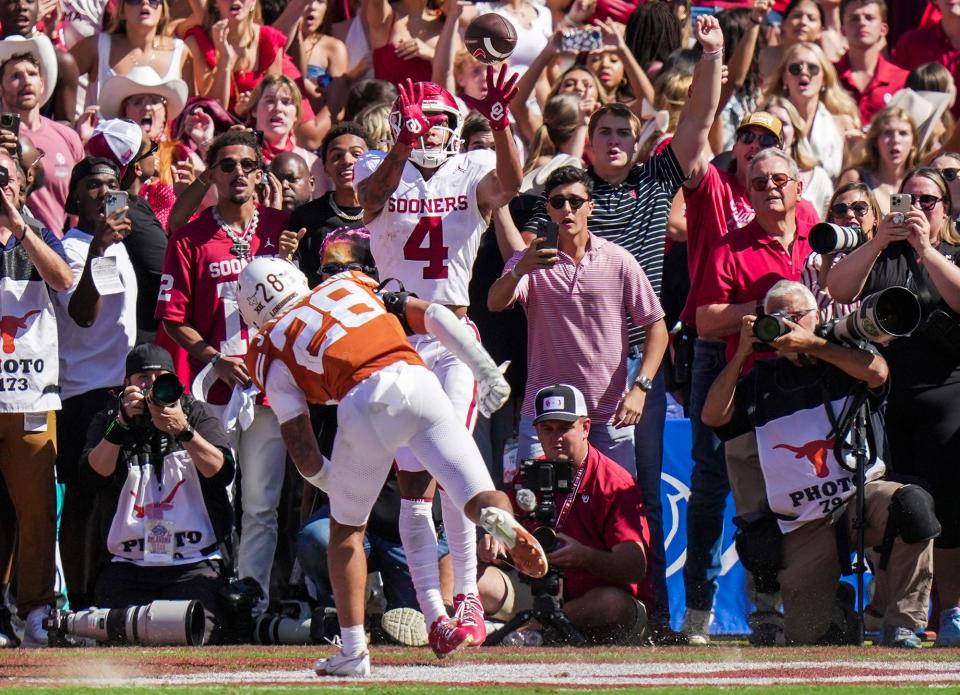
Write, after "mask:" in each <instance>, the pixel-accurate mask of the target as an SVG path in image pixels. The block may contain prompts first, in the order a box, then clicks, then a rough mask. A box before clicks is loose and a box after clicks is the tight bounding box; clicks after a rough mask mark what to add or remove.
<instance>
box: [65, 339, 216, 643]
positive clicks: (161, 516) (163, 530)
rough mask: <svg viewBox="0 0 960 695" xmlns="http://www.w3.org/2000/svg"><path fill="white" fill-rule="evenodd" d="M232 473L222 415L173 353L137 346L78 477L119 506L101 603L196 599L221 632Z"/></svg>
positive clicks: (98, 595) (98, 420)
mask: <svg viewBox="0 0 960 695" xmlns="http://www.w3.org/2000/svg"><path fill="white" fill-rule="evenodd" d="M233 474H234V462H233V456H232V454H231V453H230V448H229V446H228V443H227V436H226V433H225V432H224V431H223V427H222V425H221V424H220V420H219V419H218V418H217V417H215V416H214V415H213V414H212V413H211V412H210V411H209V410H208V409H207V407H206V405H205V404H204V403H201V402H200V401H196V400H194V399H193V398H192V397H190V396H189V395H184V394H183V386H182V385H181V384H180V383H179V382H178V381H177V378H176V375H175V374H174V366H173V360H172V359H171V357H170V354H169V353H168V352H167V351H166V350H164V349H163V348H161V347H159V346H157V345H154V344H144V345H138V346H137V347H135V348H134V349H133V350H132V351H131V352H130V353H129V354H128V355H127V360H126V379H125V386H124V389H123V391H122V393H121V394H120V396H119V397H118V399H117V402H116V404H115V405H113V406H111V407H109V408H107V409H106V410H103V411H101V412H100V413H98V414H97V415H96V416H95V417H94V418H93V421H92V423H91V424H90V429H89V431H88V433H87V445H86V448H85V450H84V453H83V458H82V459H81V462H80V475H81V483H82V484H83V485H84V486H85V487H86V488H87V489H88V490H90V491H91V492H93V491H100V495H99V499H100V500H101V504H103V505H105V514H104V516H105V517H109V516H111V515H112V520H111V521H110V529H109V533H108V535H107V550H108V552H109V553H110V555H111V562H108V563H105V565H104V566H103V568H102V569H101V571H100V574H99V576H98V577H97V580H96V588H95V590H94V605H96V606H97V607H98V608H126V607H128V606H138V605H142V604H148V603H150V602H152V601H156V600H178V601H179V600H184V601H192V600H198V601H200V602H201V603H202V604H203V608H204V610H205V612H206V617H207V626H206V628H207V632H208V636H209V637H210V638H211V641H216V640H217V639H218V637H219V632H220V630H219V628H220V626H222V625H223V618H224V615H223V613H222V609H221V607H220V604H219V594H220V589H221V588H222V587H223V586H225V585H226V580H225V578H224V576H223V571H222V570H223V568H222V560H221V555H220V542H221V540H223V539H224V538H225V537H226V536H227V535H228V534H229V533H230V529H231V527H232V524H233V513H232V510H231V506H230V501H229V499H228V496H227V488H228V486H229V485H230V482H231V481H232V480H233ZM211 630H212V631H213V634H212V635H209V633H210V631H211Z"/></svg>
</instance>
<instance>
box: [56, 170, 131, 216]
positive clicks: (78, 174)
mask: <svg viewBox="0 0 960 695" xmlns="http://www.w3.org/2000/svg"><path fill="white" fill-rule="evenodd" d="M93 174H107V175H110V176H115V177H116V178H117V181H119V180H120V170H119V169H118V168H117V165H116V163H115V162H114V161H113V160H112V159H108V158H107V157H91V156H89V155H88V156H86V157H84V158H83V159H81V160H80V161H79V162H77V163H76V164H75V165H74V167H73V171H71V172H70V185H69V186H68V188H67V202H66V205H65V206H64V208H65V210H66V212H67V213H69V214H71V215H76V214H77V213H79V212H80V209H79V205H78V204H77V196H76V189H77V185H78V184H79V183H80V182H81V181H83V180H84V179H85V178H87V177H88V176H92V175H93Z"/></svg>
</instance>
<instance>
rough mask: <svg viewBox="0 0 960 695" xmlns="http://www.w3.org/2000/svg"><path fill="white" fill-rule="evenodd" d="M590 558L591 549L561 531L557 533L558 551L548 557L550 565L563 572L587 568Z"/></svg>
mask: <svg viewBox="0 0 960 695" xmlns="http://www.w3.org/2000/svg"><path fill="white" fill-rule="evenodd" d="M589 558H590V548H588V547H587V546H585V545H584V544H583V543H581V542H579V541H577V540H575V539H573V538H571V537H570V536H568V535H567V534H565V533H561V532H560V531H557V546H556V549H555V550H554V551H553V552H551V553H549V554H548V555H547V561H548V562H549V563H550V565H551V566H552V567H557V568H559V569H562V570H566V569H573V568H575V567H586V566H587V565H588V564H589Z"/></svg>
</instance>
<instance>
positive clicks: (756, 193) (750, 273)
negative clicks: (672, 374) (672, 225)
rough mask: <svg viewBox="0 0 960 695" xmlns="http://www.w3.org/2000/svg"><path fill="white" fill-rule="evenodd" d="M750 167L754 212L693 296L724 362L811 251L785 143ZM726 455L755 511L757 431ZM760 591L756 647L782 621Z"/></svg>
mask: <svg viewBox="0 0 960 695" xmlns="http://www.w3.org/2000/svg"><path fill="white" fill-rule="evenodd" d="M747 174H748V176H747V180H748V181H749V183H750V203H751V204H752V205H753V208H754V209H755V210H756V213H757V214H756V217H755V218H754V220H753V221H752V222H751V223H750V224H748V225H747V226H746V227H742V228H740V229H737V230H734V231H732V232H730V233H729V234H727V235H726V236H725V237H724V238H723V239H721V240H720V241H719V242H718V243H717V244H716V246H714V248H713V251H712V252H711V256H710V262H709V264H708V265H707V266H706V267H705V268H704V275H705V278H704V281H703V285H702V286H701V288H700V296H699V298H698V301H697V303H698V306H697V332H698V333H699V334H700V335H701V336H703V337H706V338H721V339H723V341H724V343H725V344H726V355H725V357H726V360H727V361H729V360H730V359H731V358H732V357H733V355H734V353H735V352H736V350H737V344H738V343H739V337H740V326H741V323H742V319H743V317H744V316H747V315H755V314H757V313H758V312H757V303H758V302H759V301H760V300H762V299H763V297H764V295H765V294H766V293H767V291H768V290H769V289H770V288H771V287H773V285H774V284H776V282H777V281H779V280H794V281H799V280H800V271H801V270H802V269H803V264H804V261H805V260H806V258H807V256H808V255H810V245H809V243H807V234H808V233H809V230H810V227H811V226H812V225H811V224H810V223H809V222H804V221H803V220H801V219H800V217H799V215H798V202H799V200H800V195H801V194H802V193H803V183H802V182H801V181H800V174H799V171H798V170H797V164H796V162H794V161H793V159H791V158H790V156H789V155H788V154H787V153H785V152H783V151H782V150H778V149H772V148H771V149H768V150H764V151H763V152H761V153H760V154H758V155H757V156H756V157H754V159H753V161H751V163H750V167H749V169H748V171H747ZM769 356H773V353H770V354H769ZM753 360H754V357H753V356H752V355H751V357H750V358H748V359H747V361H746V362H745V363H744V372H746V371H748V370H749V369H750V367H751V366H752V364H753ZM725 456H726V468H727V476H728V479H729V484H730V488H731V489H732V491H733V500H734V503H735V505H736V509H737V514H740V515H743V514H747V513H749V512H751V511H756V510H758V509H759V508H760V507H761V506H762V505H763V504H765V500H763V499H756V497H755V496H754V495H752V494H750V493H748V492H746V491H745V489H746V487H745V485H746V484H745V483H744V480H745V475H742V474H741V473H742V472H744V471H751V470H755V466H756V465H758V463H757V462H758V458H757V444H756V437H755V436H754V435H753V434H752V433H748V434H744V435H742V436H740V437H737V438H736V439H731V440H729V441H727V442H726V445H725ZM751 480H752V479H751ZM752 489H753V487H752V486H751V487H750V490H751V491H752ZM762 591H763V589H760V590H758V592H757V594H756V596H755V597H753V598H754V603H755V604H756V606H757V610H756V612H755V613H753V614H752V615H751V616H750V625H751V627H752V628H753V634H752V635H751V642H753V643H754V644H755V645H758V646H760V645H769V644H773V643H774V640H776V639H777V637H778V636H779V635H782V626H783V616H782V615H780V613H779V612H777V610H776V606H777V600H776V597H775V595H774V594H770V593H762Z"/></svg>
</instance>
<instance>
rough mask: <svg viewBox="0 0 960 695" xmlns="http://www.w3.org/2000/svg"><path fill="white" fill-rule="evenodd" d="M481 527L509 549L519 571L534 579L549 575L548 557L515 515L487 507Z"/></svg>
mask: <svg viewBox="0 0 960 695" xmlns="http://www.w3.org/2000/svg"><path fill="white" fill-rule="evenodd" d="M480 526H481V527H483V529H484V530H485V531H486V532H487V533H489V534H490V535H491V536H493V537H494V538H496V539H497V540H498V541H499V542H500V543H502V544H503V545H504V546H505V547H506V548H507V551H508V552H509V553H510V558H511V559H512V560H513V564H514V565H515V566H516V568H517V569H518V570H520V571H521V572H523V573H524V574H526V575H527V576H530V577H533V578H534V579H538V578H540V577H542V576H544V575H545V574H546V573H547V568H548V563H547V555H546V553H544V552H543V548H542V547H541V546H540V542H539V541H537V539H536V538H534V537H533V534H532V533H530V532H529V531H527V529H525V528H524V527H523V526H521V525H520V522H519V521H517V520H516V519H514V518H513V514H511V513H510V512H508V511H506V510H504V509H500V508H499V507H485V508H484V509H482V510H480Z"/></svg>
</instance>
